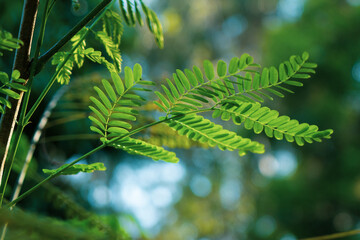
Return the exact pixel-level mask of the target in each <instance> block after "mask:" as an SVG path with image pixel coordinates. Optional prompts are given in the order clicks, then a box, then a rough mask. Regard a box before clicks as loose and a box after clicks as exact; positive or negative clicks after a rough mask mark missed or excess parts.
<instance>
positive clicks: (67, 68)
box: [51, 28, 86, 84]
mask: <svg viewBox="0 0 360 240" xmlns="http://www.w3.org/2000/svg"><path fill="white" fill-rule="evenodd" d="M85 32H86V28H83V29H82V30H81V31H80V32H78V33H77V34H76V35H75V36H74V37H72V38H71V40H70V41H71V43H72V46H73V47H74V46H76V45H77V44H78V43H79V41H80V40H81V39H82V37H83V36H84V34H85ZM85 47H86V42H85V40H82V41H81V43H80V44H79V45H78V46H77V48H76V49H75V50H74V52H73V54H72V55H71V56H70V58H69V59H68V60H67V62H66V63H65V65H64V66H63V67H62V68H61V69H60V66H61V64H62V63H63V62H64V61H65V59H66V58H67V56H68V55H69V54H70V53H69V52H57V53H56V54H55V55H54V56H53V58H52V60H51V64H52V65H57V66H56V71H59V74H58V75H57V77H56V80H57V81H58V82H59V83H60V84H69V82H70V77H71V74H72V70H73V68H74V64H75V63H76V65H77V66H78V68H81V67H82V65H83V63H84V56H85V54H84V51H85Z"/></svg>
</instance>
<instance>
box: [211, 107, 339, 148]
mask: <svg viewBox="0 0 360 240" xmlns="http://www.w3.org/2000/svg"><path fill="white" fill-rule="evenodd" d="M213 117H214V118H216V117H221V119H222V120H224V121H228V120H230V119H232V120H233V122H234V123H235V124H241V123H243V124H244V127H245V128H246V129H248V130H250V129H253V130H254V132H255V133H257V134H259V133H261V132H262V131H265V134H266V135H267V136H268V137H271V138H272V137H275V138H276V139H277V140H282V139H283V138H284V137H285V139H286V140H287V141H288V142H294V140H295V142H296V143H297V144H298V145H299V146H302V145H304V142H308V143H312V142H313V141H317V142H321V139H322V138H325V139H328V138H330V135H331V134H332V133H333V130H331V129H328V130H324V131H318V129H319V128H318V126H316V125H309V124H307V123H301V124H300V123H299V122H298V121H297V120H294V119H290V118H289V117H288V116H279V113H278V112H277V111H275V110H270V109H269V108H268V107H261V105H260V103H246V102H237V103H228V104H225V105H224V106H222V107H221V108H219V109H217V110H215V111H214V112H213Z"/></svg>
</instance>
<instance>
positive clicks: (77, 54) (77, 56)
mask: <svg viewBox="0 0 360 240" xmlns="http://www.w3.org/2000/svg"><path fill="white" fill-rule="evenodd" d="M85 32H86V28H83V29H81V30H80V32H78V34H76V35H75V36H74V37H72V38H71V40H70V41H71V46H72V47H75V46H76V45H77V44H78V43H79V41H80V40H81V39H82V37H83V36H84V34H85ZM85 47H86V42H85V39H84V40H82V41H81V43H80V45H79V46H78V47H77V48H76V49H75V51H74V61H75V63H76V65H77V67H78V68H81V67H82V65H83V64H84V57H85V55H84V51H85Z"/></svg>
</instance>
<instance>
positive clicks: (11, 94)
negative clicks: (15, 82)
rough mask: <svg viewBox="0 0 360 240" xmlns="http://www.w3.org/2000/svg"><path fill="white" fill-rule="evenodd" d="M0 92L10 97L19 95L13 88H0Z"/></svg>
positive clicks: (18, 96)
mask: <svg viewBox="0 0 360 240" xmlns="http://www.w3.org/2000/svg"><path fill="white" fill-rule="evenodd" d="M0 93H2V94H5V95H8V96H9V97H12V98H14V99H19V98H20V95H19V94H18V93H16V92H14V91H13V90H10V89H8V88H0Z"/></svg>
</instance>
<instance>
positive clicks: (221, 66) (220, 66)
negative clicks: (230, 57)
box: [217, 60, 227, 77]
mask: <svg viewBox="0 0 360 240" xmlns="http://www.w3.org/2000/svg"><path fill="white" fill-rule="evenodd" d="M226 69H227V66H226V63H225V62H224V61H223V60H219V61H218V63H217V74H218V76H219V77H224V76H225V75H226Z"/></svg>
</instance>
